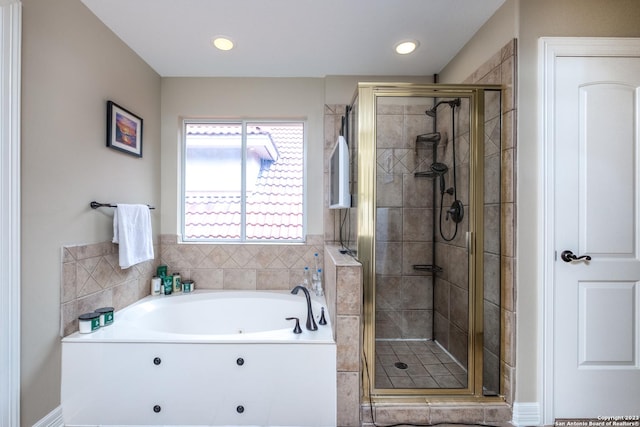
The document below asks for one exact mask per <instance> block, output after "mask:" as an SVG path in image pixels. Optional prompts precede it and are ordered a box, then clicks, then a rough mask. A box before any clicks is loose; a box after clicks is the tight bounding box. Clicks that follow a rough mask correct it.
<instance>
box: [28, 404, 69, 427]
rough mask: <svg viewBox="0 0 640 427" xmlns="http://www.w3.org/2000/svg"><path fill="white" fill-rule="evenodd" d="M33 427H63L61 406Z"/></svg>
mask: <svg viewBox="0 0 640 427" xmlns="http://www.w3.org/2000/svg"><path fill="white" fill-rule="evenodd" d="M33 427H64V421H62V406H58V407H57V408H55V409H54V410H53V411H51V412H49V413H48V414H47V415H45V417H44V418H42V419H41V420H40V421H38V422H37V423H35V424H34V425H33Z"/></svg>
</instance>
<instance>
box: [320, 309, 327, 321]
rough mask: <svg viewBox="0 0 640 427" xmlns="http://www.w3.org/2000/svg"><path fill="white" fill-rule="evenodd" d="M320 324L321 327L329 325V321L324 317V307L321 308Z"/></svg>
mask: <svg viewBox="0 0 640 427" xmlns="http://www.w3.org/2000/svg"><path fill="white" fill-rule="evenodd" d="M318 323H319V324H321V325H326V324H327V319H326V318H325V317H324V307H322V308H320V320H318Z"/></svg>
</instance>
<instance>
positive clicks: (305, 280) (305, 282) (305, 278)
mask: <svg viewBox="0 0 640 427" xmlns="http://www.w3.org/2000/svg"><path fill="white" fill-rule="evenodd" d="M302 286H304V287H305V288H307V290H308V291H309V292H311V290H312V286H313V284H312V280H311V271H310V270H309V267H305V268H304V272H303V273H302Z"/></svg>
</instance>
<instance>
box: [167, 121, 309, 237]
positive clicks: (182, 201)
mask: <svg viewBox="0 0 640 427" xmlns="http://www.w3.org/2000/svg"><path fill="white" fill-rule="evenodd" d="M196 123H199V124H214V125H215V124H240V125H241V127H242V134H243V136H242V147H241V151H242V171H241V173H242V195H241V198H242V207H241V209H242V214H241V215H242V226H241V238H240V239H194V238H187V237H185V193H186V188H185V175H186V165H185V163H186V157H187V156H186V148H187V144H186V139H187V132H186V127H187V125H188V124H196ZM253 123H264V124H274V125H276V124H279V123H281V124H286V123H300V124H301V125H302V126H303V135H302V138H303V141H302V181H303V183H302V237H301V238H300V239H251V240H247V238H246V182H245V181H246V179H245V176H246V151H247V150H246V149H247V138H246V129H247V124H253ZM307 132H308V121H307V120H306V119H301V118H291V119H287V118H283V119H261V118H244V119H195V118H185V119H183V120H182V128H181V133H182V137H181V141H180V144H181V147H180V157H181V160H180V172H179V173H180V194H179V203H180V210H179V212H180V221H179V223H180V234H179V236H180V241H181V242H184V243H222V244H224V243H228V244H249V245H251V244H268V245H283V244H299V243H305V242H306V238H307V216H308V214H307Z"/></svg>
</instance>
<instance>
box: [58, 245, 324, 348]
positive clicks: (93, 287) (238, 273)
mask: <svg viewBox="0 0 640 427" xmlns="http://www.w3.org/2000/svg"><path fill="white" fill-rule="evenodd" d="M323 246H324V242H323V240H322V236H307V242H306V243H304V244H289V245H287V244H268V245H267V244H256V245H242V244H206V243H205V244H203V243H198V244H185V243H178V237H177V236H176V235H162V236H160V244H159V245H155V246H154V253H155V254H156V259H155V260H154V261H147V262H144V263H140V264H137V265H134V266H132V267H130V268H128V269H126V270H122V269H120V267H119V266H118V246H117V245H116V244H113V243H111V242H101V243H94V244H86V245H73V246H64V247H63V248H62V268H61V271H62V278H61V281H60V283H61V289H60V295H61V299H60V312H61V328H60V334H61V336H66V335H69V334H71V333H73V332H76V331H77V330H78V322H77V318H78V315H80V314H82V313H86V312H90V311H93V310H94V309H96V308H100V307H105V306H109V307H114V309H115V310H120V309H122V308H124V307H126V306H128V305H130V304H132V303H134V302H136V301H138V300H139V299H141V298H144V297H145V296H147V295H149V294H150V289H151V278H152V277H153V276H154V275H155V273H156V267H157V266H158V265H160V264H166V265H167V267H168V271H169V274H171V273H173V272H179V273H180V274H181V276H182V278H183V279H192V280H194V281H195V283H196V289H232V290H242V289H247V290H288V289H293V287H294V286H296V285H298V284H300V283H302V272H303V269H304V267H305V266H309V267H313V265H314V259H313V258H314V254H315V253H317V254H318V256H319V265H320V266H322V264H323V258H324V251H323Z"/></svg>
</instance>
